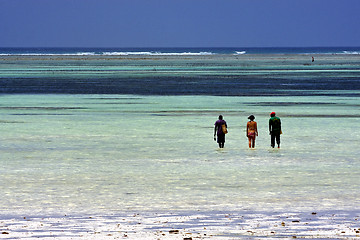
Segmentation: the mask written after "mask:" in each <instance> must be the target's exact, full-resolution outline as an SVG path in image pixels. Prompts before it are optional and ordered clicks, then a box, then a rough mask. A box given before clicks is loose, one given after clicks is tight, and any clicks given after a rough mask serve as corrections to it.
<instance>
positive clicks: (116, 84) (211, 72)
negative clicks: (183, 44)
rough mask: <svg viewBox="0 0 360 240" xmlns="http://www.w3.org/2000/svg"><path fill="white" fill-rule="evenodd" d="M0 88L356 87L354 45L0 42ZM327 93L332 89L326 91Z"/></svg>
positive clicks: (212, 90) (209, 90)
mask: <svg viewBox="0 0 360 240" xmlns="http://www.w3.org/2000/svg"><path fill="white" fill-rule="evenodd" d="M0 60H1V65H0V93H10V94H11V93H34V94H43V93H67V94H140V95H213V96H269V95H270V96H272V95H290V96H292V95H309V94H310V95H313V94H324V93H319V91H326V90H359V89H360V77H359V76H360V48H355V47H341V48H340V47H339V48H151V49H149V48H146V49H145V48H144V49H140V48H133V49H131V48H126V49H121V48H109V49H103V48H101V49H99V48H90V49H89V48H0ZM332 94H334V93H332Z"/></svg>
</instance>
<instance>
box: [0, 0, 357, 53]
mask: <svg viewBox="0 0 360 240" xmlns="http://www.w3.org/2000/svg"><path fill="white" fill-rule="evenodd" d="M0 11H1V14H0V47H312V46H315V47H316V46H360V26H359V25H360V1H359V0H246V1H245V0H244V1H243V0H0Z"/></svg>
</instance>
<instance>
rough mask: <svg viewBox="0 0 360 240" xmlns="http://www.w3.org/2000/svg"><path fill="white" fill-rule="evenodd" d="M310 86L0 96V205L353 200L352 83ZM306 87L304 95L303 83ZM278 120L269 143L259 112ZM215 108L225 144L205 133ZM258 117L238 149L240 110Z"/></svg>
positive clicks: (96, 207) (226, 206)
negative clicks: (284, 91)
mask: <svg viewBox="0 0 360 240" xmlns="http://www.w3.org/2000/svg"><path fill="white" fill-rule="evenodd" d="M317 93H318V94H317V95H314V96H279V97H276V96H258V97H246V96H228V97H226V96H224V97H221V96H143V95H99V94H94V95H89V94H86V95H71V94H69V95H52V94H36V95H31V94H21V95H16V94H14V95H1V96H0V99H1V104H0V129H1V133H2V134H1V135H0V159H1V164H2V168H1V170H0V184H1V189H2V197H1V198H0V206H1V209H0V210H1V212H2V214H12V215H21V214H24V213H27V212H28V213H31V214H37V213H38V214H49V215H51V214H69V213H79V214H81V213H98V214H104V213H109V212H127V211H129V212H132V211H150V212H156V211H167V212H169V211H185V210H186V211H221V210H257V211H286V210H287V209H289V208H291V209H292V210H293V211H320V210H329V209H332V210H351V209H352V210H353V209H358V206H359V203H360V202H359V195H358V189H359V181H358V179H359V175H360V164H359V161H360V160H359V154H360V150H359V148H358V146H359V143H360V122H359V118H360V110H359V109H360V108H359V97H358V96H359V91H356V90H354V91H340V90H333V91H323V92H317ZM307 95H311V94H307ZM271 111H276V112H277V114H278V116H279V117H280V118H281V119H282V123H283V132H284V134H283V135H282V148H281V149H280V150H278V149H275V150H274V149H271V148H270V136H269V135H268V126H267V123H268V117H269V116H268V114H269V112H271ZM219 114H223V115H224V118H225V120H226V121H227V123H228V126H229V134H228V135H227V138H226V144H225V149H223V150H219V149H218V148H217V144H216V143H215V142H214V141H213V124H214V122H215V121H216V119H217V117H218V115H219ZM250 114H254V115H255V117H256V119H255V120H256V121H257V122H258V125H259V134H260V135H259V137H258V139H257V148H256V149H255V150H249V149H248V147H247V138H246V137H245V126H246V122H247V117H248V116H249V115H250Z"/></svg>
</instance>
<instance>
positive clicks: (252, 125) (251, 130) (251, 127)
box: [246, 115, 259, 148]
mask: <svg viewBox="0 0 360 240" xmlns="http://www.w3.org/2000/svg"><path fill="white" fill-rule="evenodd" d="M248 119H249V120H250V121H249V122H248V123H247V124H246V136H247V137H248V139H249V148H255V139H256V136H259V134H258V130H257V123H256V122H255V121H254V119H255V117H254V115H251V116H249V117H248Z"/></svg>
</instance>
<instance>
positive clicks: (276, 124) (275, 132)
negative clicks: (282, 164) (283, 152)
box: [269, 112, 282, 148]
mask: <svg viewBox="0 0 360 240" xmlns="http://www.w3.org/2000/svg"><path fill="white" fill-rule="evenodd" d="M275 115H276V113H275V112H272V113H270V119H269V132H270V135H271V147H272V148H274V147H275V139H276V143H277V146H278V148H280V134H281V133H282V131H281V120H280V118H279V117H277V116H275Z"/></svg>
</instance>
